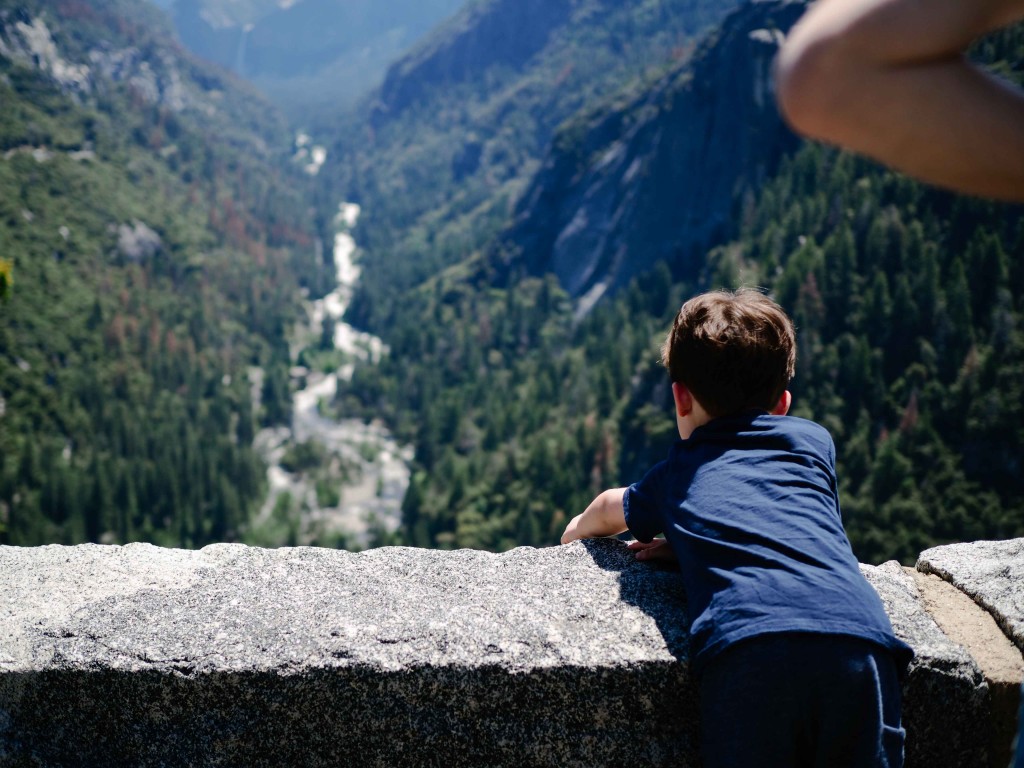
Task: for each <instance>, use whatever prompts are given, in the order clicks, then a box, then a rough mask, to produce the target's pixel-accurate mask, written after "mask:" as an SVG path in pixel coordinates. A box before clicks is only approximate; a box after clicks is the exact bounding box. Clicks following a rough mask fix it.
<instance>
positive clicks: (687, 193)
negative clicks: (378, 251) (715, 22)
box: [492, 2, 806, 306]
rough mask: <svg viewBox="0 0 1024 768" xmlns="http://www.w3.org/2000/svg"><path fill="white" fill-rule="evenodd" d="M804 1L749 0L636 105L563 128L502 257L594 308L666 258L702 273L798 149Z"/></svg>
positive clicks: (503, 263)
mask: <svg viewBox="0 0 1024 768" xmlns="http://www.w3.org/2000/svg"><path fill="white" fill-rule="evenodd" d="M805 7H806V6H805V4H804V3H801V2H758V3H749V4H744V5H742V6H741V7H740V8H739V9H738V10H736V11H735V12H733V13H732V14H731V15H730V16H729V17H728V18H727V19H726V20H725V21H724V22H723V24H722V27H721V29H720V31H719V32H718V34H717V35H713V36H711V38H709V39H708V40H705V42H704V44H703V45H702V47H701V49H700V50H699V51H697V53H696V54H695V55H694V57H693V60H692V62H688V63H686V64H683V65H680V66H679V67H677V68H676V70H675V71H673V72H671V73H669V74H668V75H667V76H666V77H665V78H664V79H663V80H662V81H661V82H660V83H659V84H657V85H656V86H655V87H653V88H651V89H649V90H647V91H646V92H644V93H643V94H642V95H641V96H640V97H639V98H637V99H636V100H635V101H633V102H631V103H627V104H620V105H617V106H608V107H607V108H605V109H602V110H600V112H598V113H595V114H594V115H592V116H591V117H590V118H589V119H587V118H576V119H575V120H574V122H572V123H571V124H569V125H567V126H563V128H562V129H561V133H560V135H559V136H558V137H556V139H555V141H554V143H553V146H552V148H551V150H550V152H549V154H548V157H547V158H546V160H545V163H544V166H543V168H542V169H541V170H540V172H539V173H538V174H537V175H536V176H535V177H534V179H533V181H532V182H531V185H530V187H529V188H528V189H527V191H526V192H525V193H524V195H523V196H522V198H521V199H520V201H519V203H518V205H517V210H516V215H515V221H514V223H513V224H512V225H511V226H510V227H509V229H508V230H507V231H506V233H505V234H504V236H503V238H502V239H501V243H500V245H499V246H497V247H496V248H495V249H494V252H493V253H492V260H493V261H495V263H496V264H497V265H499V268H501V267H504V268H505V269H507V270H509V271H510V272H512V273H515V272H516V271H517V270H518V269H524V270H525V271H526V272H528V273H531V274H544V273H547V272H553V273H555V274H556V275H557V276H558V278H559V280H560V282H561V284H562V286H563V287H564V288H565V289H566V290H567V291H568V292H569V293H570V294H571V295H573V296H575V297H583V296H587V297H588V298H587V299H586V300H585V301H584V306H589V305H590V304H592V303H593V302H594V301H596V300H597V299H598V298H600V296H601V295H603V294H604V293H611V292H614V291H615V290H616V289H618V288H619V287H621V286H623V285H625V284H627V283H628V282H629V280H630V279H631V278H632V277H633V276H635V275H639V274H642V273H643V272H645V271H647V270H649V269H650V268H651V266H652V265H653V264H655V263H656V262H658V261H659V260H665V261H666V262H668V263H669V264H670V265H671V266H672V268H673V270H674V271H676V272H678V273H679V274H680V275H688V276H691V277H692V276H693V275H694V274H695V272H696V271H697V270H698V269H699V266H700V263H701V261H700V259H701V257H702V256H703V254H704V251H705V250H706V249H707V248H708V247H710V246H712V245H715V244H718V243H721V242H723V241H724V240H725V239H727V238H728V237H729V236H731V235H733V234H735V232H736V227H737V222H739V221H740V220H741V213H742V206H743V204H744V201H745V200H747V198H748V197H750V196H751V195H752V194H753V193H754V192H755V191H756V190H757V189H758V188H759V187H760V185H761V183H763V181H764V180H765V179H766V178H768V177H769V176H770V175H771V173H773V172H774V170H775V167H776V165H777V164H778V162H779V161H780V159H781V158H782V157H783V156H784V155H785V154H786V153H788V152H790V151H792V150H793V149H794V148H795V147H796V146H797V143H798V141H797V138H796V137H795V136H794V135H793V134H792V133H791V132H790V131H789V129H788V128H786V126H785V125H784V124H783V122H782V119H781V118H780V116H779V114H778V110H777V109H776V106H775V98H774V95H773V86H772V78H771V67H772V62H773V60H774V57H775V54H776V52H777V50H778V46H779V44H780V43H781V41H782V40H783V39H784V37H785V32H786V31H787V30H788V29H789V28H790V27H791V26H792V25H793V24H794V23H795V22H796V20H797V19H798V18H799V17H800V15H801V14H802V13H803V10H804V8H805Z"/></svg>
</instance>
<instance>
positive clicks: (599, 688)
mask: <svg viewBox="0 0 1024 768" xmlns="http://www.w3.org/2000/svg"><path fill="white" fill-rule="evenodd" d="M1022 546H1024V543H1021V542H1018V544H1017V548H1016V550H1013V549H1012V548H1011V547H1008V548H1007V549H1006V550H1004V551H1003V553H1002V555H1003V556H1004V557H1006V558H1008V559H1007V560H1006V561H1004V563H1003V565H1004V568H1006V569H1008V570H1007V573H1011V574H1012V573H1014V572H1016V571H1018V570H1019V569H1020V568H1021V567H1024V556H1022V554H1021V552H1022ZM955 549H956V548H944V549H940V550H930V551H929V553H928V554H929V559H928V562H931V563H935V562H939V561H940V560H941V559H942V555H943V554H944V553H945V552H947V551H949V550H955ZM864 571H865V574H866V576H867V577H868V579H869V581H870V582H871V583H872V585H873V586H874V587H875V588H876V589H877V590H878V592H879V594H880V595H881V596H882V598H883V600H884V602H885V605H886V608H887V610H888V611H889V613H890V615H891V617H892V620H893V625H894V628H895V630H896V632H897V634H899V635H900V636H901V637H902V638H903V639H905V640H906V641H907V642H909V643H910V644H911V645H913V647H914V648H915V650H916V652H917V658H916V659H915V661H914V662H913V664H912V666H911V668H910V670H909V673H908V676H907V678H906V682H905V722H906V727H907V730H908V745H907V765H908V766H910V768H913V766H922V767H923V766H927V767H928V768H942V767H943V766H949V767H950V768H954V767H955V768H966V767H968V766H985V765H987V764H988V751H989V741H990V739H989V733H988V730H989V726H988V723H989V719H990V696H989V690H988V683H987V681H986V679H985V676H984V674H983V671H982V670H981V669H980V668H979V666H978V665H977V663H975V661H974V659H973V658H972V657H971V655H970V653H968V652H967V650H965V649H964V648H963V647H961V646H960V645H957V644H955V643H953V642H951V641H950V639H949V638H948V637H947V636H946V634H945V633H944V632H943V631H942V630H940V629H939V627H938V626H937V625H936V623H935V621H933V619H932V618H931V616H930V615H929V613H928V612H927V611H926V610H925V607H924V603H923V602H922V599H921V596H920V593H919V592H918V590H917V587H916V586H915V581H914V579H913V578H912V577H911V575H910V574H908V572H907V571H906V570H905V569H902V568H901V567H899V566H898V565H897V564H896V563H887V564H885V565H883V566H880V567H869V566H864ZM1006 578H1009V576H1004V575H1001V572H995V571H992V572H990V573H989V575H987V576H986V578H985V580H984V581H985V587H984V591H986V592H991V593H1003V592H1005V591H1006V590H1007V589H1016V588H1019V584H1020V580H1018V582H1017V587H1013V586H1012V585H1007V584H1003V583H1002V580H1004V579H1006ZM0 594H3V595H4V600H3V603H2V604H0V763H2V764H4V765H36V764H40V765H99V764H104V765H105V764H132V765H165V764H192V765H214V764H216V765H280V764H285V763H295V764H303V765H321V764H330V765H370V766H373V765H379V766H386V765H403V766H428V765H445V766H482V765H493V766H499V765H509V766H512V765H517V766H519V765H536V766H616V765H626V764H634V765H651V766H668V765H672V766H686V765H695V764H696V763H695V754H696V750H697V733H698V730H697V718H696V710H695V695H694V687H693V682H692V680H691V678H690V675H689V671H688V665H687V664H686V658H687V642H686V634H685V626H684V622H683V621H682V619H681V616H682V614H683V610H684V605H683V595H682V593H681V590H680V587H679V584H678V580H677V576H676V574H675V573H674V572H673V571H672V570H670V569H665V568H655V567H651V566H649V565H644V564H641V563H638V562H637V561H636V560H634V559H633V558H632V557H631V556H630V554H629V553H628V552H627V551H626V550H625V548H624V546H623V545H622V544H621V542H617V541H613V540H599V541H593V542H586V543H578V544H574V545H571V546H568V547H554V548H549V549H531V548H520V549H516V550H512V551H511V552H507V553H504V554H500V555H496V554H489V553H485V552H477V551H468V550H463V551H457V552H439V551H429V550H415V549H406V548H387V549H380V550H374V551H369V552H363V553H356V554H353V553H347V552H339V551H332V550H320V549H311V548H298V549H279V550H265V549H257V548H251V547H245V546H242V545H214V546H209V547H206V548H205V549H203V550H200V551H183V550H166V549H159V548H156V547H152V546H149V545H145V544H132V545H128V546H124V547H103V546H95V545H83V546H78V547H60V546H47V547H39V548H34V549H18V548H12V547H4V548H0ZM1007 604H1008V605H1012V601H1010V602H1009V603H1007ZM1016 605H1017V606H1018V607H1017V608H1016V609H1011V611H1010V613H1011V614H1013V615H1011V616H1007V620H1008V621H1011V622H1019V621H1020V619H1021V617H1022V616H1024V612H1022V611H1021V610H1020V608H1019V606H1020V603H1019V602H1018V603H1017V604H1016ZM1014 610H1015V611H1016V613H1015V614H1014V613H1013V611H1014Z"/></svg>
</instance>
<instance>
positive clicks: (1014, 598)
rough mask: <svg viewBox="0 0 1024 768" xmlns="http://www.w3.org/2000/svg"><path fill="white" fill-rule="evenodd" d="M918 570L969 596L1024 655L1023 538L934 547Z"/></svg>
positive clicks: (919, 562) (927, 553) (921, 561)
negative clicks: (942, 580)
mask: <svg viewBox="0 0 1024 768" xmlns="http://www.w3.org/2000/svg"><path fill="white" fill-rule="evenodd" d="M917 569H918V570H919V571H922V572H924V573H934V574H936V575H937V576H941V577H942V578H943V579H945V580H946V581H948V582H950V583H951V584H953V585H954V586H955V587H957V588H958V589H960V590H961V591H963V592H966V593H967V594H968V595H970V596H971V597H972V598H973V599H974V602H976V603H977V604H978V605H980V606H981V607H982V608H984V609H985V610H987V611H988V612H989V613H991V614H992V615H993V617H994V618H995V620H996V622H997V623H998V624H999V626H1000V627H1002V628H1003V631H1004V632H1006V634H1007V636H1009V638H1010V639H1011V640H1013V642H1014V644H1015V645H1016V646H1017V647H1018V648H1020V649H1021V651H1022V652H1024V539H1010V540H1009V541H975V542H973V543H970V544H948V545H946V546H943V547H933V548H932V549H926V550H925V551H924V552H922V553H921V556H920V557H919V558H918V560H917Z"/></svg>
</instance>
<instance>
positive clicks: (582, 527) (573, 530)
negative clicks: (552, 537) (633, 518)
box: [562, 488, 626, 544]
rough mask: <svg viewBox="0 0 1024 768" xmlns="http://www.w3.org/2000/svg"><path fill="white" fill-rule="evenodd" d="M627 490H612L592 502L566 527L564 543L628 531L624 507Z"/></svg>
mask: <svg viewBox="0 0 1024 768" xmlns="http://www.w3.org/2000/svg"><path fill="white" fill-rule="evenodd" d="M625 493H626V489H625V488H610V489H608V490H607V491H604V492H603V493H601V494H600V495H599V496H598V497H597V498H596V499H594V500H593V501H592V502H590V506H588V507H587V508H586V509H585V510H583V512H582V513H581V514H578V515H576V517H574V518H573V519H572V520H570V521H569V524H568V525H567V526H565V533H563V534H562V543H563V544H568V543H569V542H571V541H576V540H577V539H590V538H593V537H594V536H614V535H615V534H618V533H622V532H623V531H625V530H626V512H625V510H624V509H623V506H622V497H623V496H624V495H625Z"/></svg>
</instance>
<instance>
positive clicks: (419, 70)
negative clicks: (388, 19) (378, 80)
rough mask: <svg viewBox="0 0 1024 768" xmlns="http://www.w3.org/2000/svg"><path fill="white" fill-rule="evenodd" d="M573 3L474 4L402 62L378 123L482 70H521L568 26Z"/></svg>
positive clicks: (512, 0)
mask: <svg viewBox="0 0 1024 768" xmlns="http://www.w3.org/2000/svg"><path fill="white" fill-rule="evenodd" d="M576 4H577V3H575V2H573V0H483V1H482V2H475V3H469V4H467V5H466V7H465V8H464V9H463V10H462V11H461V12H460V13H459V14H458V16H457V17H456V18H454V19H453V20H452V21H451V22H449V23H448V24H447V25H446V26H445V28H444V30H442V31H441V32H440V33H439V34H436V35H434V36H433V37H432V38H431V39H430V40H428V41H426V42H425V43H424V44H423V45H421V46H419V47H418V48H417V49H416V50H415V51H412V52H411V53H410V54H409V55H408V56H406V57H404V58H403V59H400V60H399V61H398V62H396V63H395V64H394V65H393V66H392V67H391V68H390V69H389V70H388V74H387V77H386V78H385V80H384V84H383V85H382V86H381V90H380V98H379V105H378V108H377V114H376V120H377V121H378V122H380V121H382V120H386V119H389V118H392V117H394V116H396V115H398V114H400V113H401V112H403V111H404V110H405V109H406V108H407V107H408V106H410V104H412V103H414V102H416V101H421V100H423V99H425V98H426V97H428V96H429V95H430V93H432V92H433V91H434V90H436V89H438V88H446V87H452V86H457V85H460V84H462V83H465V82H467V81H471V80H475V79H477V78H478V77H479V75H480V72H481V70H482V69H485V68H491V67H508V68H511V69H513V70H518V69H520V68H522V66H523V65H524V64H525V63H526V62H527V61H528V60H529V59H530V57H531V56H533V55H534V54H536V53H537V52H538V51H540V50H541V49H543V48H544V46H545V45H546V44H547V42H548V39H549V38H550V37H551V35H552V33H553V32H554V31H555V30H557V29H558V28H559V27H561V26H563V25H564V24H566V23H567V22H568V21H569V19H570V17H571V12H572V8H573V6H574V5H576Z"/></svg>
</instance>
